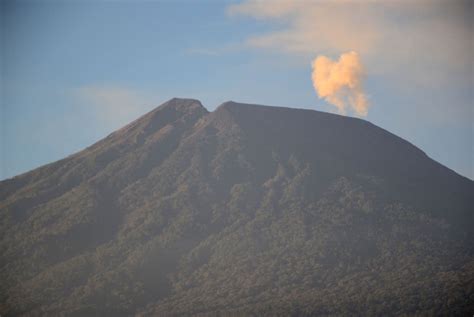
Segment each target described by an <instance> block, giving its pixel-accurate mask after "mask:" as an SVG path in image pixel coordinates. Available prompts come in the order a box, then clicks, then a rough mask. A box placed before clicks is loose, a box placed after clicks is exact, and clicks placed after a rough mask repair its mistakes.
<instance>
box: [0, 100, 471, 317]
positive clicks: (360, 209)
mask: <svg viewBox="0 0 474 317" xmlns="http://www.w3.org/2000/svg"><path fill="white" fill-rule="evenodd" d="M473 193H474V185H473V182H472V181H470V180H468V179H466V178H463V177H461V176H459V175H457V174H455V173H454V172H452V171H450V170H449V169H447V168H445V167H444V166H442V165H440V164H438V163H436V162H435V161H433V160H431V159H430V158H428V157H427V156H426V155H425V154H424V153H423V152H422V151H420V150H419V149H417V148H416V147H414V146H413V145H411V144H409V143H408V142H406V141H404V140H402V139H400V138H398V137H396V136H394V135H392V134H390V133H389V132H387V131H385V130H383V129H380V128H378V127H376V126H374V125H372V124H370V123H368V122H366V121H363V120H359V119H354V118H348V117H343V116H337V115H332V114H327V113H321V112H317V111H310V110H296V109H289V108H275V107H264V106H256V105H247V104H238V103H234V102H227V103H225V104H223V105H221V106H219V107H218V108H217V109H216V110H215V111H214V112H211V113H209V112H208V111H207V110H206V109H205V108H204V107H203V106H202V105H201V104H200V102H199V101H197V100H192V99H172V100H170V101H168V102H166V103H165V104H163V105H161V106H160V107H158V108H156V109H155V110H153V111H151V112H150V113H148V114H146V115H145V116H143V117H141V118H139V119H138V120H136V121H134V122H132V123H131V124H129V125H128V126H126V127H124V128H122V129H120V130H118V131H116V132H114V133H112V134H111V135H109V136H108V137H107V138H105V139H103V140H101V141H99V142H98V143H96V144H94V145H93V146H91V147H89V148H87V149H85V150H84V151H81V152H79V153H77V154H74V155H72V156H70V157H68V158H66V159H64V160H61V161H58V162H56V163H52V164H49V165H47V166H44V167H41V168H39V169H36V170H34V171H31V172H29V173H26V174H23V175H20V176H17V177H15V178H13V179H10V180H6V181H3V182H1V183H0V199H1V203H0V210H1V211H0V213H1V227H0V228H1V234H2V235H1V243H0V252H1V254H2V257H1V263H0V265H1V271H0V279H1V281H2V283H1V284H2V286H1V288H0V290H1V300H0V301H1V303H2V304H1V308H0V314H2V315H3V314H5V315H23V314H24V315H43V314H47V315H56V314H59V313H63V314H66V315H78V316H84V315H85V316H87V315H91V314H98V315H111V316H117V315H130V314H137V315H174V314H176V315H183V314H184V315H190V314H192V315H214V314H235V315H250V314H256V315H265V314H266V315H272V316H274V315H288V314H296V315H305V314H307V315H314V314H322V315H334V314H344V315H346V314H356V315H360V314H363V315H400V314H404V313H406V314H414V313H421V314H433V313H444V314H463V313H472V311H473V304H472V303H474V257H473V255H474V253H473V251H474V250H473V247H472V243H470V242H471V241H472V238H473V235H472V229H471V228H472V227H473V226H474V219H473V212H472V210H473V206H474V198H473V195H472V194H473Z"/></svg>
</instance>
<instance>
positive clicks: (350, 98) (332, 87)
mask: <svg viewBox="0 0 474 317" xmlns="http://www.w3.org/2000/svg"><path fill="white" fill-rule="evenodd" d="M312 67H313V74H312V79H313V86H314V89H315V90H316V92H317V93H318V96H319V97H320V98H324V99H325V100H326V101H327V102H328V103H330V104H331V105H333V106H335V107H336V108H337V109H338V111H339V113H341V114H346V112H347V108H349V107H350V108H352V110H353V111H354V112H355V113H356V114H357V115H359V116H366V115H367V111H368V108H369V102H368V98H367V95H366V94H365V93H364V90H363V87H362V82H363V79H364V77H365V71H364V67H363V66H362V63H361V61H360V59H359V55H358V54H357V53H356V52H354V51H351V52H348V53H344V54H342V55H341V56H340V57H339V60H337V61H333V60H331V59H330V58H328V57H326V56H323V55H319V56H318V57H316V58H315V59H314V61H313V63H312Z"/></svg>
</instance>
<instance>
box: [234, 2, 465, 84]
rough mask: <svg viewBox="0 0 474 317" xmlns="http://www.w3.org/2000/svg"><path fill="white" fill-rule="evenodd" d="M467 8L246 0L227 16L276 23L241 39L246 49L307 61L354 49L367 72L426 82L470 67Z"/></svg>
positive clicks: (455, 4) (448, 4) (431, 4)
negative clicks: (270, 28)
mask: <svg viewBox="0 0 474 317" xmlns="http://www.w3.org/2000/svg"><path fill="white" fill-rule="evenodd" d="M472 9H473V4H472V2H469V1H442V0H439V1H436V0H432V1H430V0H413V1H408V0H407V1H403V0H402V1H368V0H367V1H356V0H353V1H350V0H333V1H317V0H315V1H296V0H293V1H292V0H273V1H261V0H260V1H259V0H249V1H245V2H243V3H241V4H236V5H232V6H230V7H229V8H228V13H229V14H230V15H231V16H236V15H246V16H251V17H253V18H256V19H265V20H269V21H275V22H279V23H282V25H283V26H282V27H281V28H280V29H278V30H276V31H271V32H268V33H264V34H260V35H255V36H252V37H250V38H249V39H247V42H246V44H247V45H249V46H251V47H256V48H264V49H270V50H278V51H283V52H287V53H290V54H296V55H304V56H307V57H311V58H312V57H314V56H315V55H317V54H326V55H333V56H334V55H339V54H341V53H342V52H347V51H356V52H358V53H359V54H360V55H361V58H362V59H363V60H364V61H366V62H367V65H369V68H370V72H372V73H378V74H389V75H390V74H395V75H397V74H398V72H399V70H400V68H403V69H404V71H405V72H404V75H407V76H411V80H412V81H416V83H417V84H424V85H430V84H433V82H435V83H436V84H439V83H441V82H442V81H443V80H444V81H449V80H450V79H449V78H450V77H449V76H450V75H453V74H455V73H462V74H463V75H464V76H468V75H469V72H470V71H471V72H472V64H473V61H472V56H473V45H474V44H473V38H472V36H473V29H472V18H473V10H472ZM441 75H442V76H441ZM453 76H454V75H453Z"/></svg>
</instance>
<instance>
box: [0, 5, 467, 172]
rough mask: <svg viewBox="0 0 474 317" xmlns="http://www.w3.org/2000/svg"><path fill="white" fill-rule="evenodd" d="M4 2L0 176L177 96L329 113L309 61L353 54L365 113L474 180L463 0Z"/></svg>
mask: <svg viewBox="0 0 474 317" xmlns="http://www.w3.org/2000/svg"><path fill="white" fill-rule="evenodd" d="M0 5H1V17H0V23H1V25H0V32H1V34H0V36H1V38H0V39H1V64H0V67H1V69H0V74H1V91H0V93H1V108H0V111H1V112H0V125H1V127H0V129H1V130H0V137H1V139H0V142H1V144H0V145H1V148H0V151H1V153H0V160H1V169H0V178H1V179H3V178H7V177H12V176H14V175H16V174H19V173H22V172H25V171H28V170H30V169H33V168H35V167H38V166H40V165H42V164H45V163H49V162H52V161H55V160H58V159H60V158H63V157H65V156H67V155H69V154H72V153H74V152H76V151H78V150H81V149H83V148H84V147H86V146H88V145H91V144H92V143H93V142H95V141H97V140H99V139H101V138H103V137H105V136H106V135H107V134H108V133H110V132H112V131H113V130H115V129H117V128H119V127H120V126H122V125H124V124H126V123H127V122H129V121H131V120H133V119H135V118H136V117H138V116H139V115H141V114H143V113H145V112H146V111H148V110H151V109H152V108H154V107H156V106H158V105H159V104H161V103H162V102H164V101H166V100H167V99H170V98H172V97H175V96H176V97H190V98H196V99H199V100H201V102H202V103H203V104H204V106H205V107H206V108H207V109H208V110H211V111H212V110H213V109H215V108H216V107H217V106H218V105H219V104H220V103H222V102H224V101H227V100H234V101H241V102H250V103H259V104H268V105H275V106H289V107H297V108H308V109H314V110H322V111H329V112H335V113H336V112H337V108H336V107H334V105H331V104H330V102H331V99H330V98H326V99H319V98H318V95H317V93H316V92H315V90H314V88H313V84H312V81H311V78H312V62H313V60H315V58H316V57H318V56H319V57H320V58H323V59H324V61H326V62H327V63H329V64H330V65H333V64H331V63H336V61H338V59H339V57H340V56H341V54H345V53H349V52H352V51H353V52H356V53H357V56H358V58H359V61H360V63H361V64H362V65H363V70H364V72H363V78H361V80H363V96H364V97H365V96H367V98H368V105H369V106H368V111H367V115H366V116H365V117H364V119H366V120H369V121H371V122H373V123H375V124H377V125H379V126H381V127H383V128H385V129H387V130H389V131H390V132H392V133H395V134H397V135H399V136H401V137H403V138H405V139H407V140H408V141H410V142H412V143H413V144H415V145H416V146H418V147H420V148H421V149H422V150H423V151H425V152H426V153H427V154H428V155H429V156H430V157H432V158H433V159H435V160H437V161H439V162H441V163H442V164H444V165H446V166H448V167H449V168H451V169H454V170H455V171H457V172H458V173H460V174H462V175H465V176H468V177H470V178H471V179H472V178H474V171H473V163H472V162H474V154H473V139H474V135H473V122H474V116H473V88H474V83H473V64H474V61H473V56H474V48H473V46H474V43H473V42H474V40H473V36H474V32H473V24H472V23H473V22H472V21H473V20H474V14H473V2H472V1H465V2H460V1H458V2H456V1H447V0H446V1H416V0H413V1H386V2H383V1H382V2H379V3H378V4H377V3H374V2H361V1H339V0H338V1H331V2H329V1H299V2H291V1H266V2H253V1H244V2H241V1H232V2H224V1H146V2H145V1H133V2H132V1H31V2H27V1H8V0H3V1H1V2H0ZM332 61H334V62H332ZM361 89H362V88H361ZM364 110H365V109H364ZM364 113H365V111H364V112H350V111H348V112H347V115H354V116H355V115H364Z"/></svg>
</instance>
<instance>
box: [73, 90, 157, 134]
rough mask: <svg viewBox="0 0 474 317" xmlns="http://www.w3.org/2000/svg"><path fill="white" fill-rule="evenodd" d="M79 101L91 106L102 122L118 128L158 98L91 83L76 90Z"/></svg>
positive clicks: (149, 106) (134, 117) (83, 104)
mask: <svg viewBox="0 0 474 317" xmlns="http://www.w3.org/2000/svg"><path fill="white" fill-rule="evenodd" d="M74 94H75V96H76V97H77V100H78V102H79V103H80V104H81V105H82V106H85V107H90V109H91V111H92V113H94V116H95V117H96V119H97V120H99V121H100V122H101V123H103V124H106V125H110V126H111V127H113V128H118V127H120V126H121V125H124V124H126V123H128V122H129V121H131V120H133V119H136V118H137V117H139V116H140V115H143V114H144V113H145V112H146V111H147V110H150V108H152V107H153V103H154V102H155V101H156V100H158V99H157V97H156V96H153V95H152V94H150V93H147V92H143V91H138V90H134V89H131V88H127V87H121V86H115V85H90V86H84V87H80V88H78V89H76V90H75V91H74Z"/></svg>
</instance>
